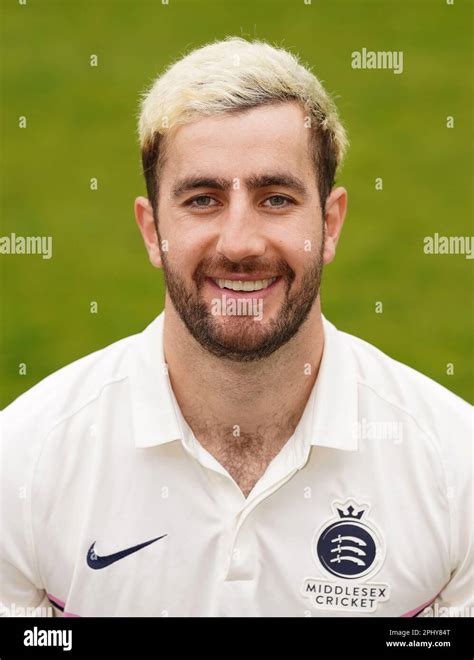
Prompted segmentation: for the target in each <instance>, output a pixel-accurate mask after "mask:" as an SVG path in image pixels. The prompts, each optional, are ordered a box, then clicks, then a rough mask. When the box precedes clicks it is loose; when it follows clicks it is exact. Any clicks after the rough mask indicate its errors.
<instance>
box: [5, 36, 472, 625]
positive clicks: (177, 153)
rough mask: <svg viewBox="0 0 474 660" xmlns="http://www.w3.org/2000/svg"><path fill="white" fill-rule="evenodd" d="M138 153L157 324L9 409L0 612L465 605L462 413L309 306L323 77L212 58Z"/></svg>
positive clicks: (323, 207)
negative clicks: (158, 302)
mask: <svg viewBox="0 0 474 660" xmlns="http://www.w3.org/2000/svg"><path fill="white" fill-rule="evenodd" d="M140 142H141V149H142V159H143V166H144V173H145V179H146V184H147V193H148V196H147V197H146V198H145V197H139V198H138V199H137V200H136V203H135V213H136V219H137V222H138V225H139V228H140V231H141V233H142V235H143V239H144V242H145V245H146V248H147V251H148V255H149V258H150V261H151V263H152V264H153V265H154V266H156V267H157V268H162V269H163V272H164V276H165V281H166V302H165V309H164V311H163V312H162V313H161V314H160V315H159V316H158V317H157V318H156V319H155V320H154V321H153V322H152V323H151V324H150V326H149V327H148V328H146V329H145V330H144V331H143V332H142V333H141V334H139V335H136V336H133V337H129V338H126V339H124V340H122V341H120V342H117V343H116V344H113V345H112V346H109V347H107V348H105V349H103V350H101V351H99V352H97V353H94V354H92V355H90V356H87V357H85V358H83V359H82V360H79V361H78V362H76V363H74V364H72V365H69V366H68V367H66V368H64V369H63V370H61V371H60V372H58V373H56V374H53V375H52V376H50V377H49V378H47V379H46V380H45V381H43V382H42V383H40V384H39V385H37V386H36V387H34V388H33V389H32V390H31V391H30V392H28V393H26V394H25V395H23V396H22V397H20V398H19V399H18V400H17V401H15V402H14V403H13V404H11V405H10V406H9V407H8V408H7V409H6V411H4V415H3V422H4V434H3V435H4V441H3V442H4V444H3V457H4V465H5V466H7V469H4V475H3V477H4V480H5V482H6V484H5V487H4V492H5V496H4V498H3V503H4V506H5V508H4V511H3V522H4V530H3V535H2V556H3V567H2V576H1V578H2V579H1V580H0V584H1V586H0V594H1V600H2V602H3V605H4V607H5V608H6V610H7V611H8V612H10V613H11V612H12V610H13V609H14V608H15V607H16V608H18V606H20V607H21V606H23V607H24V608H27V607H31V606H37V605H46V604H48V603H50V604H52V605H53V606H54V608H55V612H56V613H57V614H60V613H61V612H62V613H63V614H64V615H69V616H71V615H73V616H106V615H110V616H140V615H142V616H292V617H303V616H364V615H372V616H397V617H398V616H416V615H417V614H419V613H420V612H422V611H423V610H424V609H425V608H427V607H428V606H431V612H432V611H433V608H436V607H438V608H441V607H442V608H445V612H447V613H448V615H450V616H467V615H470V614H471V609H470V608H471V606H472V572H471V570H472V569H471V565H472V555H471V554H470V534H469V521H470V517H469V513H468V509H469V507H470V505H471V503H472V497H471V482H470V476H471V475H470V432H471V431H470V407H469V406H468V404H467V403H465V402H463V401H462V400H461V399H459V398H458V397H456V396H455V395H454V394H451V393H450V392H448V391H447V390H445V389H444V388H442V387H441V386H440V385H438V384H436V383H434V382H433V381H431V380H429V379H428V378H426V377H424V376H422V375H421V374H419V373H417V372H415V371H413V370H412V369H410V368H409V367H406V366H404V365H402V364H400V363H398V362H395V361H394V360H392V359H390V358H389V357H387V356H386V355H384V354H383V353H381V352H380V351H378V350H377V349H376V348H374V347H372V346H370V345H369V344H366V343H365V342H363V341H362V340H360V339H357V338H355V337H351V336H349V335H346V334H345V333H342V332H340V331H338V330H337V329H336V328H335V327H334V326H333V325H332V324H331V323H330V322H329V321H327V320H326V319H325V318H324V317H323V316H322V314H321V300H320V293H319V292H320V283H321V275H322V269H323V265H325V264H328V263H330V262H331V261H332V260H333V258H334V255H335V250H336V246H337V243H338V240H339V237H340V233H341V229H342V225H343V222H344V218H345V213H346V203H347V193H346V191H345V189H344V188H342V187H335V185H334V184H335V175H336V171H337V168H338V166H339V165H340V163H341V161H342V158H343V156H344V151H345V148H346V144H347V141H346V137H345V132H344V129H343V127H342V125H341V123H340V121H339V118H338V115H337V112H336V109H335V107H334V104H333V103H332V101H331V99H330V98H329V96H328V95H327V93H326V92H325V90H324V89H323V87H322V85H321V83H320V82H319V81H318V80H317V78H316V77H315V76H314V75H313V74H312V73H311V72H310V71H309V70H308V69H306V68H305V67H304V66H302V65H301V64H300V63H299V61H298V59H297V58H296V57H295V56H293V55H291V54H290V53H288V52H286V51H284V50H281V49H277V48H273V47H272V46H270V45H269V44H265V43H262V42H247V41H245V40H243V39H239V38H230V39H227V40H225V41H222V42H217V43H214V44H211V45H208V46H205V47H203V48H200V49H198V50H196V51H193V52H192V53H190V54H189V55H188V56H186V57H184V58H183V59H181V60H179V61H178V62H176V63H175V64H174V65H172V66H171V67H170V68H169V69H168V70H167V71H166V72H165V73H164V74H163V75H162V76H161V77H160V78H158V79H157V81H156V82H155V83H154V85H153V86H152V88H151V89H150V90H149V92H148V93H147V94H146V95H145V96H144V99H143V103H142V108H141V115H140ZM15 611H17V610H15ZM435 612H436V610H435Z"/></svg>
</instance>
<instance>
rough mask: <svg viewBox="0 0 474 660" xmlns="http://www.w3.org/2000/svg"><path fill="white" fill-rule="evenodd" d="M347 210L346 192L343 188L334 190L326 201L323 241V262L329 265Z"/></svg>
mask: <svg viewBox="0 0 474 660" xmlns="http://www.w3.org/2000/svg"><path fill="white" fill-rule="evenodd" d="M346 209H347V190H346V189H345V188H341V187H339V188H334V190H332V191H331V194H330V195H329V196H328V198H327V200H326V215H325V218H324V224H325V230H326V231H325V240H324V252H323V261H324V263H325V264H329V263H331V261H332V260H333V259H334V257H335V255H336V246H337V242H338V240H339V236H340V234H341V231H342V225H343V224H344V218H345V217H346Z"/></svg>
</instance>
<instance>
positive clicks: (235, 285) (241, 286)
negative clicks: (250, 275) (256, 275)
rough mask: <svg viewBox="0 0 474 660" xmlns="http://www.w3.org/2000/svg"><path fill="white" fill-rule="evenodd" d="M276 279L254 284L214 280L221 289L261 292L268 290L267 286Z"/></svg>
mask: <svg viewBox="0 0 474 660" xmlns="http://www.w3.org/2000/svg"><path fill="white" fill-rule="evenodd" d="M275 280H276V277H271V278H270V279H269V280H255V281H253V282H251V281H249V280H245V281H243V280H221V279H218V280H214V279H213V281H214V282H215V283H216V284H217V285H218V286H219V287H220V288H221V289H232V291H260V289H266V288H267V286H270V284H272V283H273V282H274V281H275Z"/></svg>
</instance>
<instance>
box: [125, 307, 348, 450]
mask: <svg viewBox="0 0 474 660" xmlns="http://www.w3.org/2000/svg"><path fill="white" fill-rule="evenodd" d="M164 318H165V312H164V311H163V312H161V314H160V315H159V316H157V317H156V318H155V320H154V321H152V323H150V325H149V326H148V327H147V328H145V330H144V331H143V332H142V333H140V334H138V335H137V336H136V341H135V342H132V344H131V346H130V352H129V355H128V374H129V380H130V385H131V387H130V396H131V403H132V418H133V430H134V442H135V447H139V448H145V447H153V446H156V445H161V444H165V443H167V442H172V441H174V440H182V439H183V438H182V428H181V424H180V421H179V413H178V410H177V408H178V404H177V401H176V398H175V396H174V393H173V390H172V388H171V383H170V379H169V375H168V369H167V364H166V362H165V359H164V350H163V326H164ZM322 320H323V331H324V349H323V355H322V359H321V364H320V367H319V373H318V376H317V379H316V382H315V384H314V387H313V389H312V391H311V394H310V397H309V399H308V402H307V404H306V407H305V409H304V412H303V415H302V417H301V419H300V422H299V424H298V426H297V428H296V431H295V434H294V435H295V436H296V438H298V442H297V443H296V444H295V447H296V448H297V451H298V452H299V451H301V452H304V450H305V447H307V445H308V442H309V443H310V444H311V445H319V446H323V447H331V448H333V449H343V450H352V451H354V450H356V449H357V434H356V433H355V431H354V429H355V428H357V426H356V423H357V419H358V401H357V375H356V366H355V359H354V356H353V354H352V351H351V349H350V346H349V344H348V340H347V339H346V337H345V335H344V334H343V333H341V332H339V331H338V330H337V328H335V327H334V326H333V325H332V323H330V322H329V321H327V320H326V319H325V318H324V316H323V317H322Z"/></svg>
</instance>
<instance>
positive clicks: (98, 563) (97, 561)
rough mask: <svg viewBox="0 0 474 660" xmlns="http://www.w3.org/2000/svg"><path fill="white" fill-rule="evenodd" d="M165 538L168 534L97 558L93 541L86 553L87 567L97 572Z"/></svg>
mask: <svg viewBox="0 0 474 660" xmlns="http://www.w3.org/2000/svg"><path fill="white" fill-rule="evenodd" d="M165 536H168V534H163V536H157V537H156V539H152V540H151V541H146V542H145V543H140V544H139V545H134V546H133V548H127V549H126V550H120V552H114V554H113V555H106V556H104V557H99V555H98V554H96V552H95V551H94V546H95V544H96V543H97V541H94V543H93V544H92V545H91V547H90V548H89V551H88V553H87V565H88V566H89V567H90V568H93V569H94V570H97V569H98V568H105V567H106V566H110V564H113V563H114V562H116V561H118V560H119V559H123V558H124V557H127V555H131V554H132V553H134V552H137V550H141V549H142V548H145V547H146V546H147V545H150V543H155V541H159V540H160V539H163V538H164V537H165Z"/></svg>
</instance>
